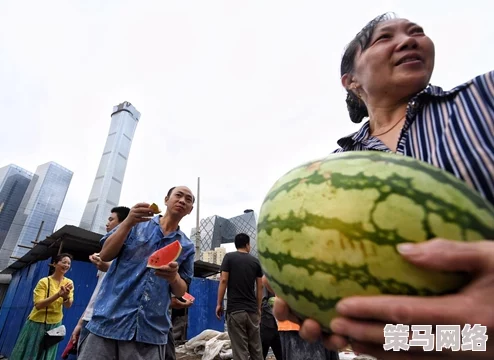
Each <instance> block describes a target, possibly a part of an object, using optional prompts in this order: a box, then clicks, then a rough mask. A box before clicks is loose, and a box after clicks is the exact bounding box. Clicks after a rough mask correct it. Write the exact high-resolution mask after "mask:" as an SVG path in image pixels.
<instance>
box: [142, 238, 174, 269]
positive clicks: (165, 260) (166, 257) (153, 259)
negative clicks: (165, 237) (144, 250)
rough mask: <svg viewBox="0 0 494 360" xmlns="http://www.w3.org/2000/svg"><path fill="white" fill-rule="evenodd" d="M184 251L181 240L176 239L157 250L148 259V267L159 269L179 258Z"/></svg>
mask: <svg viewBox="0 0 494 360" xmlns="http://www.w3.org/2000/svg"><path fill="white" fill-rule="evenodd" d="M181 252H182V245H181V244H180V241H178V240H175V241H174V242H172V243H171V244H169V245H166V246H165V247H164V248H161V249H159V250H156V251H155V252H154V253H152V254H151V256H150V257H149V259H148V265H147V267H148V268H153V269H157V268H159V267H161V266H163V265H168V264H169V263H171V262H172V261H175V260H177V258H178V257H179V256H180V253H181Z"/></svg>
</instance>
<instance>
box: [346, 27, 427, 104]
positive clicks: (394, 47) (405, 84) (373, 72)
mask: <svg viewBox="0 0 494 360" xmlns="http://www.w3.org/2000/svg"><path fill="white" fill-rule="evenodd" d="M433 69H434V43H433V42H432V40H431V39H429V37H427V36H426V35H425V34H424V30H423V29H422V28H421V27H420V26H418V25H417V24H415V23H412V22H410V21H408V20H406V19H393V20H387V21H384V22H382V23H380V24H379V25H377V26H376V28H375V30H374V33H373V35H372V38H371V40H370V43H369V46H368V47H367V49H365V50H364V51H361V50H360V51H358V52H357V55H356V57H355V67H354V71H353V74H352V75H351V77H352V81H353V82H354V84H353V86H355V87H356V88H357V89H358V91H360V92H361V95H362V96H365V97H366V98H367V100H369V99H370V98H373V97H374V98H377V99H380V98H382V97H383V96H390V95H391V96H398V97H409V96H411V95H414V94H416V93H417V92H419V91H421V90H423V89H424V88H425V87H426V86H427V85H428V84H429V80H430V78H431V75H432V71H433ZM348 84H349V83H347V85H348ZM347 87H348V86H347ZM364 100H365V99H364Z"/></svg>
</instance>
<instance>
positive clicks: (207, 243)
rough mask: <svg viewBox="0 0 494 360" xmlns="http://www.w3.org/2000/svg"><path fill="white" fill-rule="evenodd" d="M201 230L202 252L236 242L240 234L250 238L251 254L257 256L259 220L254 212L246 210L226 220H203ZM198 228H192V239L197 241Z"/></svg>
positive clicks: (217, 218)
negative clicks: (236, 237)
mask: <svg viewBox="0 0 494 360" xmlns="http://www.w3.org/2000/svg"><path fill="white" fill-rule="evenodd" d="M199 228H200V230H201V232H200V243H201V245H200V248H201V251H209V250H213V249H216V248H218V247H221V244H228V243H233V242H235V236H236V235H237V234H240V233H244V234H247V235H249V237H250V247H251V250H250V253H251V254H252V255H253V256H257V220H256V216H255V213H254V211H252V210H245V211H244V213H243V214H241V215H238V216H234V217H232V218H230V219H225V218H223V217H221V216H218V215H213V216H210V217H207V218H204V219H201V221H200V224H199ZM195 236H196V228H192V231H191V236H190V239H191V240H192V241H195Z"/></svg>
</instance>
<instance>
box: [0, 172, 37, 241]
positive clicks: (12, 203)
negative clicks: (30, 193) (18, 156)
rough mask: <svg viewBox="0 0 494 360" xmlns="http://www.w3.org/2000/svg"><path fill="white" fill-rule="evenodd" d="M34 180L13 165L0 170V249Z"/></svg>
mask: <svg viewBox="0 0 494 360" xmlns="http://www.w3.org/2000/svg"><path fill="white" fill-rule="evenodd" d="M32 178H33V174H32V173H30V172H29V171H27V170H25V169H23V168H21V167H19V166H16V165H13V164H11V165H7V166H4V167H2V168H0V248H1V247H2V245H3V242H4V240H5V237H6V236H7V233H8V232H9V230H10V226H11V225H12V222H13V220H14V217H15V214H16V213H17V210H19V206H20V205H21V201H22V198H23V197H24V194H25V193H26V190H27V187H28V186H29V183H30V182H31V179H32Z"/></svg>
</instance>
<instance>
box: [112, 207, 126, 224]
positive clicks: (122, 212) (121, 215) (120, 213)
mask: <svg viewBox="0 0 494 360" xmlns="http://www.w3.org/2000/svg"><path fill="white" fill-rule="evenodd" d="M129 211H130V209H129V208H128V207H126V206H116V207H114V208H113V209H111V212H112V213H115V214H117V218H118V222H122V221H124V220H125V218H126V217H127V215H129Z"/></svg>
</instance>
